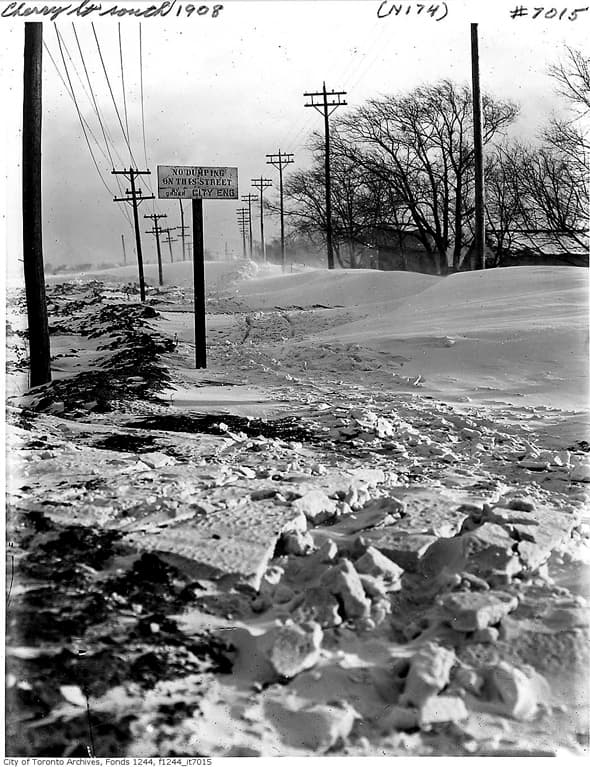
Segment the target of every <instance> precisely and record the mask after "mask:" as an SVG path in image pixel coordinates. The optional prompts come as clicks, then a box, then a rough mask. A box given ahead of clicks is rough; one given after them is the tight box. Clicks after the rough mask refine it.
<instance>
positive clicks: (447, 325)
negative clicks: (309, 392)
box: [322, 266, 588, 408]
mask: <svg viewBox="0 0 590 767" xmlns="http://www.w3.org/2000/svg"><path fill="white" fill-rule="evenodd" d="M322 337H323V338H328V339H332V338H333V339H337V340H339V341H345V342H348V343H357V344H360V345H362V346H363V347H369V348H371V349H378V350H382V351H386V352H387V353H388V354H389V355H400V356H403V357H405V358H406V360H405V362H404V369H405V370H404V374H405V375H410V376H411V375H422V376H423V377H424V378H425V379H426V381H427V382H428V383H429V384H430V386H431V388H432V389H433V390H435V389H439V390H440V391H443V392H444V393H445V394H446V395H450V396H454V395H457V394H459V393H462V394H465V393H468V394H469V395H475V394H477V392H478V391H479V393H480V395H481V393H482V390H483V392H484V395H485V393H486V392H487V398H488V399H499V400H502V401H506V400H507V399H508V400H513V399H514V397H523V396H527V401H528V402H529V403H537V404H545V405H547V406H555V407H560V408H579V407H585V406H586V405H587V404H588V365H587V344H588V274H587V270H586V269H583V268H576V267H559V266H544V267H543V266H541V267H510V268H505V269H494V270H489V271H486V272H468V273H463V274H457V275H453V276H451V277H448V278H447V279H444V280H437V281H436V282H435V284H433V285H431V286H429V287H427V288H426V289H425V290H423V291H421V292H419V293H416V295H413V296H410V297H409V298H407V299H406V300H405V301H404V302H403V303H402V305H401V306H389V305H387V304H383V305H382V306H380V307H377V308H376V310H375V311H374V312H372V313H371V315H370V316H369V317H368V318H366V319H363V320H360V321H357V322H352V323H349V324H345V325H343V326H341V327H339V328H337V329H336V331H335V332H333V333H325V334H322Z"/></svg>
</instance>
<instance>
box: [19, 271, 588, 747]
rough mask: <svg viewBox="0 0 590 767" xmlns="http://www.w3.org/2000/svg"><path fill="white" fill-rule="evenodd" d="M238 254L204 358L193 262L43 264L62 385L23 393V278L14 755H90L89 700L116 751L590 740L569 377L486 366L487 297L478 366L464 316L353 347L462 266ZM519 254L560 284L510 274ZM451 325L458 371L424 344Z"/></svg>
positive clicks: (575, 422)
mask: <svg viewBox="0 0 590 767" xmlns="http://www.w3.org/2000/svg"><path fill="white" fill-rule="evenodd" d="M178 266H179V268H180V267H183V266H184V265H178ZM254 271H255V270H253V269H251V270H250V274H249V275H248V276H249V277H250V278H251V277H252V276H253V275H254ZM508 271H509V272H510V274H506V272H508ZM550 271H551V269H550ZM552 271H553V272H555V275H554V280H553V283H552V284H554V285H558V286H559V285H562V286H566V287H567V281H568V279H570V278H571V280H572V281H573V283H576V280H578V275H577V271H578V270H575V269H566V270H563V269H562V270H560V269H559V268H557V269H553V270H552ZM502 272H504V276H502ZM525 272H526V274H525ZM237 277H240V278H243V277H244V274H243V272H242V273H241V274H239V273H237V274H235V275H232V277H231V279H229V278H228V279H227V280H225V281H224V285H225V287H224V288H223V289H222V288H221V284H220V280H219V279H218V280H217V286H216V287H215V286H214V287H213V289H212V291H211V296H210V299H211V300H210V303H209V310H210V312H211V313H210V315H209V318H208V322H209V339H210V344H211V346H210V350H209V357H210V365H209V369H208V370H207V371H195V370H194V369H193V359H194V350H193V347H192V344H191V332H192V330H191V327H192V316H191V315H190V313H188V311H187V309H188V308H189V307H190V303H189V300H190V292H189V290H188V287H186V288H185V287H183V286H182V284H181V283H180V282H179V285H175V286H171V287H170V288H164V289H160V290H158V289H150V290H149V293H148V298H149V300H148V303H147V305H146V306H141V305H140V304H138V303H137V297H136V295H135V294H134V292H133V291H130V290H128V289H127V290H122V289H121V285H120V284H119V285H118V284H115V283H108V284H107V283H104V284H103V283H99V282H96V281H94V282H88V281H86V282H84V281H78V282H75V283H66V284H63V283H60V282H52V283H51V284H50V285H49V286H48V300H49V309H50V316H51V331H52V349H53V353H54V359H53V368H54V381H53V383H52V384H50V385H48V386H45V387H39V388H37V389H35V390H33V391H29V392H27V391H26V364H24V361H26V348H25V346H24V344H25V340H26V335H25V333H24V331H23V330H22V327H23V302H22V297H21V296H19V295H18V294H16V293H15V294H14V295H12V296H11V297H10V300H9V302H8V310H7V311H8V331H7V342H8V344H7V345H8V391H9V394H11V396H9V399H8V425H7V445H8V468H9V479H8V487H7V511H8V514H7V539H8V542H9V547H8V556H7V564H8V567H9V572H8V577H7V583H8V584H9V590H10V593H9V596H8V604H7V630H8V638H7V753H8V754H14V755H21V756H22V755H43V756H87V754H88V745H89V739H90V735H89V723H88V717H90V722H91V725H92V738H93V742H94V746H95V754H96V756H100V757H107V756H121V755H128V756H154V755H158V756H195V755H196V754H203V755H211V756H276V755H312V754H313V755H321V754H340V755H349V756H369V755H383V754H386V755H439V756H440V755H463V756H465V755H475V756H487V755H498V756H507V755H534V756H538V755H549V754H555V753H562V752H565V753H571V754H583V753H584V751H585V750H586V751H587V749H588V738H589V735H588V733H589V729H588V700H587V690H586V689H585V687H586V686H585V685H584V684H583V683H582V682H583V680H584V679H585V678H586V677H587V668H588V660H589V657H588V656H589V653H588V647H589V645H588V635H589V623H590V616H589V614H588V610H587V601H586V600H587V598H588V596H589V595H590V589H589V588H588V585H589V584H588V573H589V571H590V561H589V558H588V540H589V533H590V527H589V519H588V516H587V507H586V506H585V503H586V500H587V495H586V487H587V482H588V480H589V479H590V474H589V471H590V469H589V464H588V442H587V439H586V437H587V431H586V429H585V426H584V422H585V418H583V417H582V415H581V413H580V412H578V411H575V410H572V409H569V410H568V407H569V405H570V404H571V397H569V399H567V402H566V403H565V404H564V403H562V402H559V401H558V398H556V397H551V396H549V394H547V393H548V392H549V388H548V386H549V385H548V379H547V378H545V379H544V387H545V388H544V389H543V392H544V394H547V397H546V403H545V404H539V402H538V401H537V400H536V399H535V398H536V397H538V396H539V391H538V388H537V389H535V388H534V387H533V388H529V389H527V381H528V380H529V379H528V378H527V377H524V378H523V379H522V380H521V382H520V383H521V389H522V392H521V393H522V394H524V395H527V394H528V393H531V397H532V398H531V399H530V400H528V399H526V397H525V400H526V401H522V402H520V401H519V400H517V399H515V398H514V397H511V396H510V390H511V389H513V387H514V386H515V385H516V384H515V379H514V377H513V376H512V373H514V372H518V370H516V369H514V370H510V371H506V376H507V378H506V380H507V381H508V385H507V386H506V387H505V390H502V380H503V378H502V376H503V375H504V373H503V371H502V370H499V369H496V371H495V374H494V379H493V382H492V383H491V384H490V386H488V388H485V387H486V386H487V385H486V384H485V379H486V377H487V376H488V369H487V367H486V366H487V365H488V363H489V362H490V361H491V360H490V359H489V355H490V353H491V352H490V349H491V347H492V341H491V337H490V333H491V327H492V325H493V319H494V315H493V312H495V311H496V308H495V304H494V302H493V301H492V300H490V305H491V306H492V307H493V312H492V313H491V314H490V315H489V316H487V315H486V311H485V300H484V299H483V298H482V297H481V296H480V297H479V298H478V303H477V312H478V315H479V316H480V319H481V320H482V323H483V324H485V325H486V334H487V335H486V336H485V339H483V340H482V344H483V345H484V346H485V355H486V359H485V365H482V369H483V372H482V371H480V372H479V375H480V378H481V380H479V384H481V387H480V388H478V387H477V386H472V388H470V385H471V384H470V383H469V381H471V380H472V379H473V376H474V375H476V373H477V371H476V370H475V367H474V366H475V363H474V358H473V345H474V339H473V338H470V339H468V341H465V343H463V341H462V340H461V338H462V337H464V338H466V336H461V334H460V333H459V332H458V331H457V326H456V324H455V325H454V326H453V327H452V328H451V327H450V326H449V328H445V327H443V326H441V327H440V328H439V329H438V330H437V331H436V332H437V333H438V332H439V330H440V333H439V335H437V336H436V337H434V338H435V341H436V342H434V341H432V343H431V344H430V348H432V349H434V353H433V355H434V356H433V357H432V358H428V359H427V357H426V356H424V354H425V353H424V349H425V348H426V346H428V344H425V340H424V337H423V336H419V337H418V336H416V337H414V341H412V333H411V332H409V335H408V337H407V338H406V339H403V340H402V341H400V342H399V343H397V344H394V345H393V346H392V347H391V348H388V347H387V345H386V344H385V345H384V344H383V343H382V336H383V332H382V331H384V328H382V327H380V326H379V333H378V334H377V335H379V339H378V340H379V343H376V344H373V345H371V343H369V341H368V339H365V341H362V342H360V343H359V338H360V337H359V336H358V332H359V331H358V328H359V327H365V326H367V323H369V324H370V320H367V319H364V320H363V318H368V317H369V318H370V317H371V316H372V313H373V314H374V319H373V323H374V327H376V325H375V323H376V319H375V317H378V316H381V315H383V316H387V317H389V316H392V317H397V318H399V317H400V316H401V314H400V312H403V311H404V306H405V304H404V300H405V299H404V296H405V297H406V303H407V304H408V306H409V309H408V312H409V315H408V316H413V315H412V313H414V315H415V312H416V308H415V307H416V306H419V305H420V301H427V302H429V303H430V305H431V306H433V308H434V309H436V306H435V305H436V295H437V294H436V290H437V285H439V287H440V290H442V291H443V294H444V295H446V293H445V291H446V292H448V290H450V289H451V288H453V287H454V285H450V283H451V282H452V281H453V280H456V279H464V276H463V275H459V276H458V277H457V278H455V277H452V278H448V280H447V283H448V284H446V283H444V282H443V281H437V280H436V279H435V278H423V277H422V276H421V275H416V276H415V277H416V279H415V280H413V276H412V275H407V274H404V275H402V279H403V281H404V282H403V286H402V287H401V288H400V284H399V283H398V284H397V286H396V287H395V289H394V285H395V282H394V281H395V279H396V275H395V273H391V274H383V275H381V274H380V275H379V281H378V283H375V275H374V273H366V272H360V273H359V274H354V273H346V274H345V275H340V274H337V275H330V274H327V273H325V272H317V273H313V274H312V275H311V277H309V276H307V275H297V274H295V275H285V276H273V277H261V278H258V279H256V280H253V279H249V280H248V279H242V280H241V282H235V279H234V278H237ZM467 277H468V276H467ZM518 277H520V278H522V280H524V283H526V286H527V291H528V290H529V283H531V282H534V281H535V280H537V282H538V288H539V291H540V292H542V289H543V286H546V285H547V283H548V281H549V282H550V281H551V280H550V278H551V275H548V274H547V273H545V272H543V273H542V274H540V276H539V275H538V274H536V272H535V270H526V269H523V270H522V271H520V270H496V273H495V274H494V275H493V280H494V284H499V285H500V286H501V285H502V284H503V283H502V280H504V282H506V280H509V281H510V285H511V290H512V291H514V285H515V283H517V282H519V279H515V278H518ZM332 278H334V280H335V283H334V290H333V292H332V294H331V293H330V279H332ZM473 279H475V280H478V281H479V280H481V279H482V277H481V275H479V274H477V275H475V276H474V277H473ZM387 280H390V281H391V286H390V287H391V306H390V307H389V309H387V307H386V306H385V303H384V302H386V301H387V289H386V283H387ZM367 281H368V282H367ZM478 284H479V283H478ZM302 286H307V287H308V288H310V290H311V292H310V303H309V304H306V305H304V306H302V305H301V297H302ZM570 287H571V286H570ZM574 287H575V285H573V287H572V289H573V288H574ZM402 288H403V290H402ZM477 289H478V290H479V289H480V288H479V287H478V288H477ZM565 289H566V288H565V287H564V290H565ZM396 290H397V292H396ZM490 290H491V288H490ZM314 291H315V292H314ZM375 291H380V292H378V293H376V292H375ZM422 293H424V294H425V295H424V296H423V297H421V295H422ZM426 293H428V296H426ZM476 293H477V291H476ZM316 294H317V296H321V302H320V300H319V299H317V296H316V298H314V296H315V295H316ZM568 295H569V294H568ZM363 296H364V298H363ZM347 297H348V300H347ZM373 300H378V301H381V302H383V303H381V304H379V305H378V311H377V310H373V309H372V307H371V303H370V302H371V301H373ZM445 300H446V299H445ZM537 300H540V301H542V300H543V298H542V296H540V297H537ZM319 303H321V306H318V305H317V304H319ZM314 304H315V307H314ZM445 306H446V304H445ZM312 307H314V308H312ZM330 307H333V308H330ZM525 309H526V307H525ZM375 311H377V313H376V314H375ZM461 311H462V312H464V311H465V307H462V309H461ZM523 311H524V313H525V314H526V310H523ZM531 311H532V310H531ZM387 312H389V314H388V313H387ZM392 312H393V314H392ZM529 314H530V312H529ZM549 315H550V313H549ZM560 316H561V315H560ZM447 319H448V318H447ZM545 319H546V323H547V325H548V327H549V326H550V331H548V332H547V333H546V334H545V338H546V342H547V344H549V340H547V339H550V338H551V337H552V336H551V332H553V331H555V332H556V333H557V335H555V338H556V339H560V338H561V335H560V333H559V332H557V331H559V327H558V326H559V322H560V321H561V320H560V317H552V316H546V317H545ZM455 320H456V318H455ZM463 320H465V317H463ZM512 320H513V322H512V326H511V329H510V332H516V330H515V326H517V325H518V316H517V314H514V315H513V317H512ZM529 320H530V317H529V316H528V315H527V318H526V322H527V332H528V333H530V332H532V331H531V330H530V327H529V326H528V325H529ZM465 321H467V320H465ZM363 322H364V325H363ZM350 323H352V324H350ZM451 324H452V323H451ZM467 327H469V328H470V333H471V334H472V336H473V334H474V333H476V332H477V328H475V329H474V326H473V323H472V324H471V325H469V326H468V325H465V328H467ZM494 327H496V326H494ZM19 328H21V329H20V330H19ZM400 328H401V326H400V325H399V324H398V325H396V333H395V334H394V335H395V336H396V337H398V336H399V335H400V332H401V331H400ZM516 329H517V328H516ZM556 329H557V330H556ZM447 330H448V331H449V332H448V333H447ZM500 330H501V328H500V326H497V327H496V332H497V333H499V332H500ZM540 332H541V331H540ZM451 333H452V335H451ZM351 334H352V335H354V334H356V336H355V338H356V340H354V339H353V340H351V339H352V335H351ZM436 339H438V340H436ZM450 341H453V343H450ZM429 343H430V342H429ZM495 343H496V344H497V345H501V338H500V336H498V337H496V340H495ZM462 346H468V347H469V353H468V354H467V356H464V357H463V358H461V357H460V356H459V359H463V361H464V363H465V365H467V366H468V367H469V365H471V367H469V375H468V376H466V378H467V379H468V380H467V381H463V382H462V385H457V387H456V390H455V391H454V394H453V396H450V394H449V389H448V384H449V382H448V380H447V381H446V383H445V382H443V384H444V385H443V384H441V383H440V382H437V381H436V380H435V382H434V383H432V382H431V381H432V377H431V374H430V373H428V374H427V375H425V374H424V372H421V371H420V370H419V369H418V367H419V363H420V360H421V359H423V360H424V362H425V365H424V369H427V368H429V367H430V368H432V366H433V359H434V360H436V359H437V358H438V355H440V354H442V353H446V354H459V355H460V354H461V353H462V352H461V347H462ZM401 347H403V349H404V353H403V354H401V353H400V348H401ZM457 348H459V352H457ZM482 348H483V347H482ZM519 348H520V347H519ZM533 348H534V344H533ZM574 351H575V349H574ZM563 352H564V350H563V349H561V350H556V349H554V348H549V347H547V348H546V349H545V355H544V356H543V358H542V360H541V361H540V362H538V361H537V362H535V360H531V361H530V363H529V368H530V370H529V373H530V376H532V374H533V373H534V370H533V367H534V364H543V365H544V364H545V363H546V360H547V359H549V358H551V359H553V358H556V359H557V357H558V356H559V354H563ZM531 354H532V352H531ZM519 364H520V363H519ZM417 366H418V367H417ZM484 368H485V369H484ZM466 369H467V368H466ZM519 370H520V368H519ZM558 372H559V371H556V374H557V373H558ZM461 375H462V372H461V367H460V365H457V367H456V369H455V372H454V379H456V380H457V381H461ZM482 376H483V377H482ZM439 384H440V387H439ZM437 387H439V389H440V390H439V389H437ZM492 389H493V390H494V391H497V392H499V396H498V400H491V399H490V397H491V394H490V391H491V390H492ZM533 389H534V390H533ZM554 391H555V392H558V391H559V387H558V386H557V387H556V388H555V390H554ZM467 392H470V394H469V395H468V394H467Z"/></svg>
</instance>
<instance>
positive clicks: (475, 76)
mask: <svg viewBox="0 0 590 767" xmlns="http://www.w3.org/2000/svg"><path fill="white" fill-rule="evenodd" d="M471 83H472V94H473V151H474V157H475V253H474V256H475V259H476V261H475V268H476V269H477V268H478V267H481V269H485V268H486V255H485V192H484V178H483V135H482V107H481V90H480V85H479V42H478V37H477V24H472V25H471Z"/></svg>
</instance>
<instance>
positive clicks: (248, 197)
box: [242, 194, 258, 261]
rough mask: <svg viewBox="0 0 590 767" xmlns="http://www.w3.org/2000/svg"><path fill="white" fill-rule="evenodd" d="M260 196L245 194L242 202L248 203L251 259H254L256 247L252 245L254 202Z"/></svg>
mask: <svg viewBox="0 0 590 767" xmlns="http://www.w3.org/2000/svg"><path fill="white" fill-rule="evenodd" d="M257 199H258V198H257V197H256V195H255V194H243V195H242V202H247V203H248V230H249V231H248V236H249V241H250V261H253V260H254V248H253V245H252V203H253V202H256V200H257Z"/></svg>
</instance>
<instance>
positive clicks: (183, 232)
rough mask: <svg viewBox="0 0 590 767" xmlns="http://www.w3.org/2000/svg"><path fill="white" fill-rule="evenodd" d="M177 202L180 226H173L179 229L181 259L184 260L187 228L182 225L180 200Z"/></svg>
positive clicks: (182, 215) (182, 212)
mask: <svg viewBox="0 0 590 767" xmlns="http://www.w3.org/2000/svg"><path fill="white" fill-rule="evenodd" d="M178 204H179V205H180V226H177V227H175V228H176V229H180V239H181V240H182V260H183V261H186V234H185V232H186V230H187V229H188V226H185V225H184V208H183V207H182V200H181V199H179V200H178Z"/></svg>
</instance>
